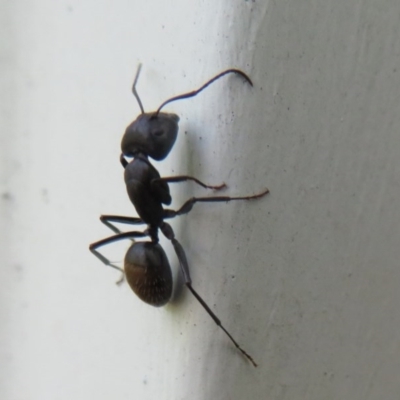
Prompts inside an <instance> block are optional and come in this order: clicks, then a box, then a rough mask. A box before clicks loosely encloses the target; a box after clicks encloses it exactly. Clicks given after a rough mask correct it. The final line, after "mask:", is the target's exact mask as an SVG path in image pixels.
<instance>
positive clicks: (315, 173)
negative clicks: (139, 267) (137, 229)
mask: <svg viewBox="0 0 400 400" xmlns="http://www.w3.org/2000/svg"><path fill="white" fill-rule="evenodd" d="M0 7H1V12H0V18H1V23H0V27H1V28H0V29H1V37H2V39H3V40H2V41H1V74H0V82H1V92H0V93H1V97H2V102H1V114H0V118H1V119H0V121H1V164H0V165H1V182H0V184H1V222H2V228H1V268H0V282H1V285H2V287H1V290H0V318H1V319H0V323H1V325H0V327H1V329H0V368H1V371H0V372H1V373H0V398H1V399H4V400H11V399H12V400H15V399H24V400H34V399H35V400H36V399H38V400H39V399H40V400H43V399H60V400H62V399H111V398H112V399H141V400H145V399H155V398H157V399H173V400H176V399H188V398H190V399H192V400H196V399H213V400H216V399H233V400H236V399H274V400H275V399H281V400H289V399H290V400H292V399H293V400H299V399H307V400H313V399H315V400H321V399H324V400H329V399H340V400H345V399H349V400H350V399H351V400H358V399H360V400H361V399H362V400H372V399H377V400H378V399H379V400H381V399H385V400H396V399H398V398H399V393H400V379H399V376H400V361H399V360H400V333H399V332H400V313H399V304H400V290H399V287H400V269H399V260H400V224H399V221H400V209H399V206H398V204H399V197H400V178H399V176H400V140H399V128H400V102H399V99H400V3H399V2H398V1H397V0H380V1H379V2H377V1H372V0H356V1H348V0H323V1H308V2H302V1H298V0H282V1H221V2H216V1H210V0H206V1H191V2H188V1H183V0H181V1H178V0H174V1H169V2H165V1H156V0H154V1H123V0H117V1H80V2H78V1H69V2H54V1H50V0H47V1H46V0H39V1H35V2H31V1H22V0H21V1H15V2H11V1H4V0H3V1H2V2H1V5H0ZM139 61H141V62H143V64H144V67H143V73H142V76H141V80H140V82H139V87H138V90H139V92H140V94H141V96H142V100H143V103H144V106H145V107H146V109H147V110H151V109H155V108H156V107H157V106H158V105H159V104H160V103H161V102H162V101H163V100H165V99H166V98H168V97H170V96H172V95H175V94H178V93H182V92H184V91H187V90H191V89H194V88H196V87H198V86H199V85H200V84H201V83H203V82H204V81H205V80H206V79H208V78H209V77H211V76H212V75H214V74H215V73H217V72H219V71H220V70H222V69H225V68H227V67H238V68H242V69H243V70H245V71H246V72H247V73H248V74H249V75H250V76H251V77H252V79H253V80H254V84H255V85H254V88H253V89H251V88H249V87H247V86H246V85H244V84H243V83H242V81H241V80H240V79H235V78H234V77H229V78H226V79H224V80H223V81H221V82H218V83H217V84H215V85H214V86H212V87H210V88H209V89H208V90H207V91H206V92H204V93H203V94H202V95H201V96H199V97H198V98H196V99H193V100H190V101H183V102H179V103H175V104H171V105H170V106H168V107H167V108H166V111H168V110H169V111H173V112H176V113H179V115H180V116H181V129H180V134H179V137H178V141H177V144H176V146H175V148H174V149H173V151H172V153H171V155H170V156H169V158H168V159H167V160H166V161H165V162H163V163H160V164H159V165H157V167H158V168H160V170H161V171H162V173H163V174H164V175H173V174H183V173H189V174H193V175H195V176H197V177H198V178H199V179H203V180H205V181H207V182H210V183H220V182H222V181H225V182H227V183H228V184H229V188H228V190H227V191H226V193H227V194H228V193H229V194H251V193H254V192H257V191H259V190H261V189H263V188H265V187H269V188H270V190H271V195H270V196H269V197H268V198H265V199H263V200H260V201H258V202H254V203H252V204H249V203H236V204H230V205H220V204H214V205H199V206H196V207H195V209H194V210H193V212H192V213H191V214H190V215H188V216H185V217H182V218H180V219H179V220H178V219H177V220H175V221H173V226H174V229H175V231H176V233H177V235H178V237H179V238H180V239H181V241H182V243H183V245H184V247H185V248H186V251H187V254H188V258H189V262H190V264H191V270H192V275H193V279H194V284H195V287H196V288H197V289H198V290H199V292H200V293H201V294H202V295H203V296H204V298H205V299H206V301H207V302H208V303H209V304H210V305H211V307H212V308H213V309H214V310H215V311H216V313H217V315H218V316H219V317H220V318H221V319H222V321H223V322H224V323H225V325H226V327H227V328H228V329H229V330H230V331H231V333H232V334H233V335H234V336H235V337H236V338H237V340H238V341H239V342H240V343H241V344H242V346H243V347H244V348H245V349H246V350H247V351H249V352H250V353H251V354H252V355H253V356H254V358H256V360H257V361H258V363H259V367H258V368H257V369H255V368H253V367H252V366H251V365H249V364H248V363H247V362H246V361H245V360H244V359H243V358H242V357H241V356H240V355H239V354H238V353H237V352H236V350H235V349H234V348H233V347H232V345H231V344H230V342H229V341H228V340H227V339H226V338H225V337H224V335H223V333H222V332H220V331H219V330H218V328H217V327H216V326H215V325H214V323H213V322H212V320H211V319H210V318H209V317H208V315H206V314H205V312H204V311H203V310H202V309H201V308H200V306H199V305H198V304H197V303H196V301H195V300H194V299H193V298H192V297H191V296H190V294H188V293H187V291H186V290H183V291H182V293H181V295H180V296H178V297H177V298H176V299H175V301H174V302H173V303H172V304H170V305H168V306H167V307H164V308H162V309H154V308H151V307H149V306H147V305H146V304H143V303H141V302H140V301H139V300H138V299H137V298H136V297H135V296H134V295H133V293H132V292H131V291H130V289H129V288H128V287H127V286H126V285H125V286H123V287H121V288H118V287H116V286H115V285H114V282H115V281H116V280H117V279H118V277H119V276H118V274H116V273H115V272H114V271H113V270H111V269H110V268H106V267H104V266H103V265H102V264H101V263H99V261H98V260H97V259H96V258H95V257H93V256H92V255H91V254H90V253H89V251H88V249H87V247H88V244H89V243H90V242H93V241H95V240H98V239H101V238H103V237H106V236H108V235H109V233H110V232H109V231H107V229H106V228H105V227H104V226H102V225H101V224H100V222H99V221H98V216H99V215H100V214H104V213H110V214H126V215H134V211H133V208H132V206H131V205H130V203H129V201H128V197H127V195H126V193H125V188H124V183H123V177H122V173H123V170H122V167H121V166H120V164H119V161H118V157H119V143H120V139H121V136H122V133H123V131H124V129H125V127H126V125H127V124H128V123H130V122H131V121H132V120H133V119H134V118H135V117H136V115H137V114H138V112H139V109H138V107H137V105H136V103H135V100H134V98H133V96H132V95H131V93H130V86H131V83H132V79H133V75H134V72H135V69H136V65H137V63H138V62H139ZM205 193H206V191H204V190H202V189H201V188H198V187H195V186H194V185H193V184H190V183H188V184H182V185H174V187H173V194H174V206H175V207H178V206H179V205H180V204H181V203H182V202H183V201H184V200H185V199H186V198H188V197H190V196H192V195H204V194H205ZM127 245H128V244H127V243H120V244H116V245H114V246H109V247H108V248H107V249H105V253H106V254H107V255H108V256H109V257H110V258H111V259H112V260H113V261H115V262H121V261H122V259H123V255H124V251H125V249H126V248H127ZM163 245H164V246H165V248H166V249H167V251H168V254H169V256H170V260H171V264H172V265H173V267H174V269H175V271H176V267H177V260H176V257H175V255H174V253H173V251H171V246H170V244H169V243H165V241H163Z"/></svg>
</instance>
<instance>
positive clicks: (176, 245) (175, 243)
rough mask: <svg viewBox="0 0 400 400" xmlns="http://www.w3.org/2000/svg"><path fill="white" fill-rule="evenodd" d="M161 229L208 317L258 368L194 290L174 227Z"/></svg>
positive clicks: (188, 283)
mask: <svg viewBox="0 0 400 400" xmlns="http://www.w3.org/2000/svg"><path fill="white" fill-rule="evenodd" d="M160 229H161V231H162V233H163V234H164V236H165V237H166V238H167V239H169V240H170V241H171V242H172V245H173V246H174V249H175V252H176V255H177V256H178V260H179V264H180V266H181V271H182V274H183V277H184V279H185V284H186V286H187V287H188V289H189V290H190V291H191V292H192V294H193V296H194V297H196V299H197V300H198V302H199V303H200V304H201V305H202V306H203V308H204V309H205V310H206V311H207V313H208V315H209V316H210V317H211V318H212V319H213V320H214V322H215V323H216V324H217V325H218V326H219V327H220V328H221V329H222V330H223V331H224V332H225V334H226V335H227V336H228V337H229V339H230V340H231V341H232V343H233V344H234V345H235V346H236V348H237V349H238V350H239V351H240V352H241V353H242V354H243V355H244V356H245V357H246V358H247V360H249V361H250V362H251V363H252V364H253V365H254V366H255V367H257V364H256V362H255V361H254V360H253V358H252V357H251V356H250V354H248V353H247V352H246V351H244V350H243V349H242V348H241V347H240V346H239V344H238V343H237V342H236V340H235V339H234V338H233V337H232V335H231V334H230V333H229V332H228V331H227V330H226V329H225V328H224V326H223V325H222V323H221V321H220V319H219V318H218V317H217V316H216V315H215V314H214V312H213V311H212V310H211V308H210V307H209V306H208V304H207V303H206V302H205V301H204V300H203V299H202V297H201V296H200V295H199V294H198V293H197V292H196V291H195V290H194V289H193V287H192V279H191V277H190V272H189V263H188V261H187V258H186V254H185V250H184V249H183V247H182V245H181V244H180V243H179V242H178V240H177V239H176V238H175V234H174V231H173V229H172V227H171V226H170V225H169V224H167V223H166V222H163V223H162V225H161V226H160Z"/></svg>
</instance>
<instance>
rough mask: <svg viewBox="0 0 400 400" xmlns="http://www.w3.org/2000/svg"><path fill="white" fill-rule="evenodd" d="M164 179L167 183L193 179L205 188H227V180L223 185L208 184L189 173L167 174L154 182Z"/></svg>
mask: <svg viewBox="0 0 400 400" xmlns="http://www.w3.org/2000/svg"><path fill="white" fill-rule="evenodd" d="M159 181H163V182H166V183H177V182H186V181H193V182H196V183H197V184H198V185H200V186H202V187H203V188H205V189H214V190H221V189H224V188H226V184H225V182H224V183H222V184H221V185H214V186H212V185H207V184H205V183H203V182H201V181H199V180H198V179H197V178H194V177H193V176H188V175H179V176H165V177H162V178H158V179H154V180H153V181H152V183H153V182H159Z"/></svg>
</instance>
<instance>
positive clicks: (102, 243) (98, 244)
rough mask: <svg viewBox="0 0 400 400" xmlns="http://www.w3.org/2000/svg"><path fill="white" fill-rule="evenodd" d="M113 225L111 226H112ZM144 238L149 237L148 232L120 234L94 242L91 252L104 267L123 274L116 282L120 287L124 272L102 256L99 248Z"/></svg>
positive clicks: (90, 246) (90, 247) (90, 248)
mask: <svg viewBox="0 0 400 400" xmlns="http://www.w3.org/2000/svg"><path fill="white" fill-rule="evenodd" d="M110 225H111V224H110ZM111 226H113V225H111ZM144 236H149V234H148V232H146V231H145V232H125V233H119V234H117V235H114V236H110V237H108V238H106V239H102V240H99V241H98V242H94V243H92V244H91V245H89V250H90V251H91V252H92V254H93V255H95V256H96V257H97V258H98V259H99V260H100V261H101V262H102V263H103V264H104V265H107V266H108V267H112V268H115V269H117V270H118V271H120V272H122V276H121V278H120V279H119V280H118V281H117V282H116V284H117V285H120V284H121V283H122V282H123V281H124V276H125V273H124V270H123V269H122V268H120V267H118V266H117V265H114V264H113V263H112V262H111V261H110V260H109V259H108V258H106V257H104V256H103V254H101V253H100V252H99V251H97V250H96V249H98V248H99V247H102V246H105V245H107V244H110V243H112V242H116V241H118V240H124V239H132V238H135V237H144Z"/></svg>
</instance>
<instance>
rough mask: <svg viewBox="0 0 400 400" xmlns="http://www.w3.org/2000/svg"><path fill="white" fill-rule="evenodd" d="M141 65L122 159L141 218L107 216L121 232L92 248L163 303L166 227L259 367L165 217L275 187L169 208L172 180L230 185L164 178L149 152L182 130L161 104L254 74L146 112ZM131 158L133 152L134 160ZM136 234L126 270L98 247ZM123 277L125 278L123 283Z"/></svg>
mask: <svg viewBox="0 0 400 400" xmlns="http://www.w3.org/2000/svg"><path fill="white" fill-rule="evenodd" d="M140 68H141V65H139V67H138V70H137V73H136V77H135V80H134V82H133V87H132V92H133V95H134V96H135V98H136V100H137V102H138V104H139V107H140V109H141V111H142V113H141V115H139V116H138V118H137V119H136V120H135V121H134V122H132V123H131V124H130V125H129V126H128V127H127V128H126V131H125V135H124V137H123V138H122V143H121V149H122V154H121V157H120V161H121V164H122V166H123V167H124V169H125V183H126V188H127V191H128V196H129V198H130V200H131V202H132V203H133V205H134V207H135V209H136V211H137V213H138V214H139V218H133V217H124V216H117V215H102V216H101V217H100V220H101V222H103V223H104V224H105V225H107V226H108V227H109V228H110V229H111V230H113V231H114V233H115V235H113V236H111V237H108V238H106V239H103V240H100V241H98V242H95V243H92V244H91V245H90V246H89V249H90V251H91V252H92V253H93V254H94V255H95V256H96V257H98V258H99V259H100V261H102V262H103V263H104V264H105V265H108V266H110V267H113V268H116V269H117V270H119V271H121V272H122V273H123V274H124V275H125V277H126V280H127V281H128V283H129V285H130V287H131V288H132V290H133V291H134V292H135V293H136V294H137V295H138V296H139V298H140V299H142V300H143V301H144V302H146V303H148V304H150V305H152V306H156V307H159V306H163V305H165V304H166V303H168V301H169V300H170V298H171V296H172V273H171V267H170V265H169V262H168V259H167V256H166V254H165V252H164V250H163V248H162V247H161V246H160V244H159V243H158V230H159V229H160V230H161V232H162V233H163V234H164V236H165V237H166V238H167V239H169V240H170V241H171V242H172V245H173V246H174V249H175V252H176V254H177V256H178V259H179V263H180V267H181V271H182V274H183V278H184V280H185V284H186V286H187V287H188V289H189V290H190V291H191V292H192V293H193V295H194V296H195V297H196V299H197V300H198V301H199V302H200V304H201V305H202V306H203V307H204V308H205V310H206V311H207V312H208V314H209V315H210V316H211V318H212V319H213V320H214V321H215V323H216V324H217V325H218V326H219V327H220V328H221V329H222V330H223V331H224V332H225V333H226V335H227V336H228V337H229V338H230V340H231V341H232V342H233V343H234V345H235V346H236V347H237V348H238V349H239V350H240V351H241V352H242V354H243V355H244V356H245V357H246V358H247V359H248V360H249V361H250V362H251V363H252V364H253V365H254V366H255V367H256V366H257V364H256V363H255V361H254V360H253V358H252V357H251V356H250V355H249V354H248V353H246V352H245V351H244V350H243V349H242V348H241V347H240V346H239V345H238V343H237V342H236V341H235V340H234V339H233V337H232V336H231V335H230V333H229V332H228V331H227V330H226V329H225V328H224V326H223V325H222V324H221V321H220V320H219V319H218V318H217V316H216V315H215V314H214V313H213V311H211V309H210V307H209V306H208V305H207V304H206V303H205V301H204V300H203V299H202V298H201V297H200V295H199V294H198V293H197V292H196V291H195V290H194V289H193V287H192V280H191V278H190V273H189V264H188V262H187V259H186V255H185V251H184V250H183V247H182V246H181V244H180V243H179V242H178V240H177V239H176V238H175V235H174V231H173V230H172V228H171V226H170V225H169V224H167V223H166V222H165V220H166V219H169V218H174V217H176V216H178V215H182V214H187V213H188V212H189V211H190V210H191V209H192V207H193V205H194V204H195V203H198V202H228V201H232V200H252V199H258V198H260V197H263V196H265V195H266V194H267V193H268V192H269V191H268V189H266V190H264V191H263V192H262V193H259V194H256V195H253V196H242V197H227V196H215V197H192V198H191V199H189V200H187V201H186V202H185V203H184V204H183V206H182V207H181V208H179V209H178V210H171V209H165V208H164V207H163V204H165V205H169V204H171V196H170V193H169V187H168V183H175V182H184V181H194V182H196V183H197V184H198V185H200V186H202V187H204V188H206V189H214V190H219V189H222V188H223V187H225V184H222V185H218V186H211V185H206V184H204V183H203V182H201V181H199V180H198V179H196V178H194V177H192V176H186V175H183V176H174V177H163V178H162V177H161V176H160V174H159V172H158V171H157V170H156V169H155V168H154V167H153V165H152V164H151V163H150V161H149V157H150V158H153V159H154V160H157V161H160V160H163V159H164V158H165V157H167V155H168V154H169V152H170V150H171V149H172V147H173V145H174V143H175V140H176V137H177V134H178V121H179V117H178V116H177V115H176V114H169V113H164V112H161V109H162V108H163V107H164V106H165V105H166V104H168V103H170V102H172V101H176V100H181V99H187V98H190V97H193V96H196V95H197V94H198V93H200V92H201V91H202V90H204V89H205V88H206V87H207V86H208V85H210V84H211V83H213V82H214V81H216V80H217V79H219V78H221V77H222V76H224V75H226V74H230V73H234V74H237V75H240V76H241V77H242V78H244V79H245V81H246V82H247V83H248V84H250V85H251V86H253V84H252V82H251V80H250V78H249V77H248V76H247V75H246V74H245V73H244V72H242V71H240V70H238V69H228V70H226V71H223V72H221V73H219V74H218V75H216V76H215V77H214V78H212V79H210V80H209V81H208V82H206V83H205V84H204V85H203V86H201V87H200V88H199V89H197V90H194V91H192V92H189V93H185V94H182V95H179V96H175V97H172V98H170V99H169V100H166V101H165V102H164V103H162V104H161V106H160V107H159V108H158V110H157V111H153V112H149V113H146V112H144V109H143V105H142V102H141V100H140V98H139V95H138V94H137V91H136V83H137V81H138V78H139V73H140ZM125 157H132V161H130V162H128V161H127V160H126V159H125ZM113 223H122V224H132V225H140V224H147V229H146V230H145V231H143V232H138V231H131V232H125V233H121V232H120V231H119V229H118V228H117V227H116V226H114V225H113ZM138 237H149V238H150V241H146V242H135V241H134V240H133V238H138ZM123 239H132V240H133V244H132V245H131V246H130V247H129V249H128V251H127V252H126V255H125V260H124V269H121V268H119V267H118V266H116V265H114V264H112V263H111V262H110V261H109V260H108V259H107V258H106V257H104V256H103V255H102V254H100V253H99V252H98V251H97V250H96V249H97V248H99V247H101V246H104V245H106V244H109V243H112V242H115V241H117V240H123ZM122 280H123V278H122V279H121V280H120V282H122Z"/></svg>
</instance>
